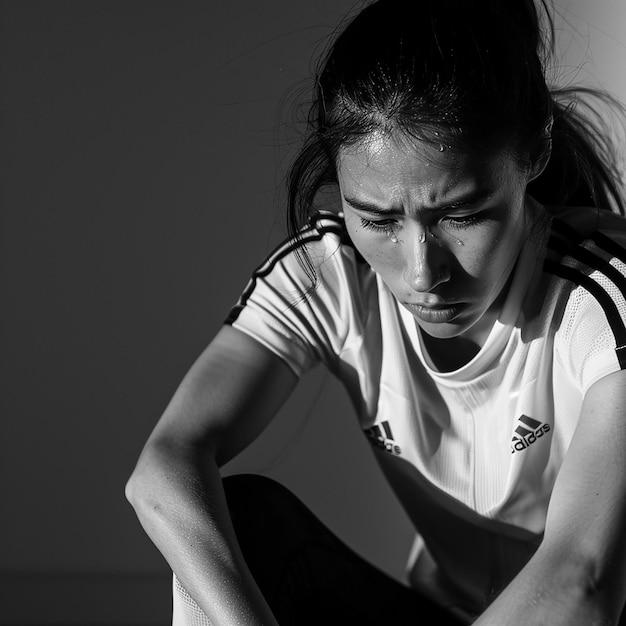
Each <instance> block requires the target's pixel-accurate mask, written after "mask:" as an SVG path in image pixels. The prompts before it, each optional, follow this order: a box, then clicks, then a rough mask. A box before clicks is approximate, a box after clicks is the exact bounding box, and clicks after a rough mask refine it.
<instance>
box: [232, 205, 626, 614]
mask: <svg viewBox="0 0 626 626" xmlns="http://www.w3.org/2000/svg"><path fill="white" fill-rule="evenodd" d="M625 244H626V221H625V220H623V219H622V218H620V217H619V216H616V215H613V214H610V213H604V212H601V213H598V212H596V211H593V210H589V209H570V210H567V211H561V212H559V215H558V218H555V219H554V220H553V221H552V223H551V225H550V226H547V227H546V229H545V231H544V232H541V233H536V234H535V236H533V238H532V239H531V240H529V241H527V242H526V244H525V246H524V248H523V250H522V252H521V254H520V257H519V259H518V262H517V265H516V267H515V269H514V274H513V280H512V283H511V287H510V289H509V292H508V294H507V297H506V300H505V304H504V306H503V310H502V313H501V315H500V317H499V319H498V321H497V322H496V323H495V325H494V327H493V329H492V331H491V333H490V335H489V337H488V339H487V341H486V343H485V345H484V346H483V347H482V349H481V350H480V351H479V353H478V354H477V355H476V356H475V357H474V358H473V359H472V360H471V361H470V362H469V363H467V364H466V365H465V366H463V367H462V368H460V369H458V370H455V371H451V372H446V373H441V372H439V371H437V369H436V368H435V367H434V366H433V364H432V362H431V360H430V358H429V357H428V354H427V353H426V349H425V347H424V344H423V342H422V338H421V331H420V330H419V328H418V326H417V325H416V322H415V319H414V318H413V316H412V315H411V313H410V312H408V311H407V310H406V309H404V307H402V306H401V305H400V304H399V303H398V302H397V300H396V299H395V298H394V296H393V295H392V293H391V292H390V291H389V289H388V288H387V286H386V285H385V284H384V283H383V282H382V280H381V279H380V278H379V277H378V276H377V275H376V274H375V273H374V271H373V270H372V269H371V268H370V267H369V266H368V265H367V264H366V263H365V262H364V261H363V260H362V259H361V258H360V256H359V255H358V253H357V252H356V250H355V249H354V248H353V247H352V245H351V244H350V242H349V241H348V240H347V236H346V234H345V231H344V229H343V224H342V220H341V219H340V218H339V217H337V216H336V215H333V214H330V213H320V214H319V215H318V216H316V217H315V218H313V219H312V220H311V223H310V226H309V227H308V228H306V229H304V230H303V231H302V233H301V237H300V239H299V240H298V241H293V240H291V241H288V242H286V243H285V244H284V245H282V246H280V247H279V248H278V249H277V250H276V251H275V252H274V253H273V254H272V255H271V256H270V257H269V258H268V259H267V261H266V262H265V263H264V264H263V265H261V266H260V267H259V268H258V269H257V271H256V272H255V273H254V275H253V277H252V279H251V281H250V283H249V284H248V286H247V288H246V290H245V291H244V293H243V295H242V297H241V298H240V301H239V302H238V304H237V305H236V306H235V307H234V308H233V310H232V312H231V315H230V317H229V318H228V320H227V323H230V324H232V325H233V327H235V328H237V329H238V330H241V331H243V332H245V333H247V334H249V335H250V336H252V337H254V338H255V339H256V340H257V341H259V342H261V343H262V344H263V345H265V346H267V347H268V348H269V349H270V350H272V351H273V352H274V353H276V354H277V355H278V356H279V357H281V358H282V359H283V360H284V361H285V362H286V363H287V365H288V366H289V367H290V368H291V369H292V370H293V371H294V372H295V373H296V374H297V375H298V376H301V375H302V374H303V373H304V372H306V371H307V370H308V369H309V368H311V367H313V366H314V365H315V364H317V363H319V362H321V363H323V364H324V365H325V366H326V367H328V369H329V370H331V371H332V372H333V373H334V374H335V375H336V376H337V377H338V378H339V379H340V380H341V381H342V382H343V384H344V385H345V387H346V389H347V391H348V393H349V395H350V398H351V400H352V402H353V404H354V407H355V410H356V414H357V416H358V419H359V421H360V424H361V427H362V429H363V431H364V433H365V434H366V436H367V437H368V438H369V440H370V442H371V443H372V446H373V449H374V451H375V454H376V457H377V459H378V461H379V463H380V466H381V468H382V470H383V472H384V473H385V475H386V476H387V478H388V480H389V482H390V484H391V486H392V487H393V489H394V490H395V492H396V494H397V495H398V497H399V499H400V500H401V502H402V503H403V505H404V507H405V509H406V511H407V513H408V514H409V516H410V518H411V519H412V520H413V522H414V524H415V527H416V530H417V531H418V533H419V535H420V539H419V541H418V542H417V543H416V545H415V547H414V550H413V554H412V556H411V561H410V564H409V566H410V573H409V580H410V581H411V584H412V585H413V586H414V587H416V588H418V589H421V590H423V591H425V592H426V593H428V594H429V595H431V596H432V597H435V598H438V599H439V600H440V601H441V602H443V603H444V604H454V605H456V606H459V607H462V608H463V609H464V610H467V611H469V612H478V611H480V610H481V609H482V608H483V607H484V606H485V604H487V603H488V602H489V601H490V600H491V599H492V597H493V596H494V595H495V594H497V593H498V592H499V591H500V590H501V589H502V588H503V587H504V586H505V585H506V584H507V583H508V582H509V581H510V579H511V578H512V577H513V576H514V575H515V574H516V573H517V572H518V571H519V569H520V568H521V567H523V565H524V564H525V563H526V561H527V560H528V558H529V557H530V556H531V555H532V553H533V552H534V550H535V549H536V547H537V545H538V544H539V542H540V541H541V537H542V533H543V530H544V526H545V519H546V512H547V507H548V502H549V499H550V495H551V493H552V488H553V486H554V481H555V478H556V476H557V474H558V472H559V469H560V467H561V464H562V462H563V458H564V456H565V453H566V452H567V449H568V447H569V444H570V441H571V438H572V435H573V433H574V430H575V428H576V425H577V421H578V417H579V414H580V409H581V406H582V401H583V397H584V395H585V392H586V391H587V390H588V389H589V387H590V386H591V385H592V384H593V383H594V382H595V381H597V380H598V379H600V378H602V377H603V376H606V375H607V374H609V373H611V372H614V371H617V370H619V369H622V368H624V367H626V327H625V321H626V299H625V294H626V277H625V276H626V249H625V248H624V245H625ZM302 245H306V246H307V249H308V252H309V256H310V258H311V261H312V263H313V265H314V268H315V272H316V274H317V275H318V279H319V282H318V284H317V286H316V287H315V289H311V288H310V287H311V281H310V278H309V276H308V275H307V272H306V271H305V270H304V269H303V267H302V265H301V264H300V263H299V260H298V250H299V248H300V246H302ZM303 294H306V295H303Z"/></svg>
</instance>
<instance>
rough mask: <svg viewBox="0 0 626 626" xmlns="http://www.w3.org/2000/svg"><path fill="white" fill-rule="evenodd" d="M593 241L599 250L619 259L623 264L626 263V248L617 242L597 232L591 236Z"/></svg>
mask: <svg viewBox="0 0 626 626" xmlns="http://www.w3.org/2000/svg"><path fill="white" fill-rule="evenodd" d="M591 239H592V240H593V242H594V243H595V244H596V245H597V246H598V247H599V248H602V249H603V250H604V251H605V252H608V253H609V254H610V255H611V256H614V257H615V258H617V259H619V260H620V261H621V262H622V263H626V248H624V247H623V246H620V244H618V243H617V242H616V241H613V240H612V239H611V238H610V237H607V236H606V235H605V234H603V233H597V232H596V233H593V235H591Z"/></svg>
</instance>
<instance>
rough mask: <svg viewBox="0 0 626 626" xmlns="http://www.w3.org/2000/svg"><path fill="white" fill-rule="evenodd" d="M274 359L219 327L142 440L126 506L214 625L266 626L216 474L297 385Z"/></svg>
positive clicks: (268, 618)
mask: <svg viewBox="0 0 626 626" xmlns="http://www.w3.org/2000/svg"><path fill="white" fill-rule="evenodd" d="M296 381H297V379H296V376H295V375H294V374H293V372H292V371H291V370H290V369H289V368H288V367H287V366H286V365H285V364H284V363H283V361H282V360H280V359H279V358H278V357H277V356H275V355H274V354H273V353H271V352H270V351H269V350H267V349H266V348H265V347H263V346H262V345H261V344H259V343H258V342H256V341H255V340H253V339H252V338H250V337H248V336H247V335H245V334H244V333H242V332H240V331H237V330H235V329H233V328H231V327H229V326H226V327H224V328H223V329H222V330H221V331H220V332H219V333H218V335H217V336H216V338H215V339H214V340H213V342H212V343H211V344H210V345H209V347H208V348H207V349H206V350H205V352H204V353H203V354H202V355H201V356H200V358H199V359H198V361H197V362H196V363H195V364H194V365H193V367H192V368H191V370H190V371H189V373H188V374H187V376H186V377H185V379H184V380H183V382H182V383H181V385H180V387H179V388H178V390H177V391H176V393H175V395H174V397H173V398H172V401H171V402H170V404H169V406H168V407H167V409H166V411H165V413H164V414H163V416H162V417H161V419H160V421H159V422H158V424H157V426H156V427H155V429H154V431H153V433H152V434H151V436H150V438H149V439H148V442H147V443H146V445H145V447H144V450H143V452H142V454H141V456H140V458H139V461H138V463H137V467H136V469H135V471H134V472H133V474H132V476H131V478H130V480H129V482H128V485H127V488H126V492H127V497H128V499H129V501H130V502H131V503H132V505H133V506H134V508H135V510H136V512H137V515H138V517H139V519H140V521H141V523H142V525H143V527H144V529H145V530H146V532H147V533H148V535H149V536H150V538H151V539H152V541H154V543H155V544H156V546H157V547H158V548H159V550H160V551H161V552H162V554H163V555H164V557H165V558H166V559H167V561H168V563H169V564H170V566H171V568H172V570H173V571H174V572H175V573H176V575H177V577H178V579H179V580H180V582H181V583H182V585H183V586H184V587H185V588H186V589H187V591H188V592H189V593H190V595H191V596H192V597H193V598H194V600H195V601H196V602H197V603H198V605H199V606H200V608H201V609H202V610H203V611H204V612H205V613H206V615H207V616H208V617H209V619H210V620H211V621H212V622H213V623H215V624H228V625H232V624H245V625H246V626H248V625H254V624H259V625H261V624H263V625H264V626H265V625H268V624H275V623H276V621H275V619H274V617H273V616H272V613H271V611H270V609H269V607H268V606H267V604H266V602H265V600H264V598H263V597H262V595H261V593H260V591H259V590H258V588H257V586H256V583H255V582H254V580H253V578H252V576H251V574H250V572H249V571H248V569H247V567H246V565H245V562H244V560H243V556H242V554H241V551H240V549H239V546H238V544H237V540H236V538H235V533H234V531H233V528H232V525H231V523H230V518H229V516H228V510H227V506H226V500H225V496H224V492H223V489H222V483H221V478H220V474H219V471H218V467H219V466H220V465H222V464H223V463H225V462H226V461H227V460H229V459H230V458H232V457H233V456H234V455H235V454H237V453H238V452H239V451H240V450H242V449H243V448H245V447H246V446H247V445H248V444H249V443H250V442H252V441H253V440H254V439H255V437H256V436H257V435H258V434H259V433H260V432H261V431H262V430H263V428H264V427H265V426H266V425H267V424H268V423H269V422H270V421H271V419H272V418H273V417H274V415H275V414H276V412H277V411H278V409H279V408H280V407H281V405H282V404H283V402H284V401H285V400H286V398H287V397H288V395H289V394H290V393H291V391H292V390H293V388H294V386H295V384H296Z"/></svg>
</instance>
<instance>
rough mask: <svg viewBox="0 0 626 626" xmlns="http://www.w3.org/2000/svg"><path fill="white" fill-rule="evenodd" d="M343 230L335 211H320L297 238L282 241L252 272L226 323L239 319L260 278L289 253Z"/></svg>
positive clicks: (338, 233)
mask: <svg viewBox="0 0 626 626" xmlns="http://www.w3.org/2000/svg"><path fill="white" fill-rule="evenodd" d="M342 232H343V222H342V221H341V220H340V218H338V217H337V216H336V215H335V214H333V213H327V212H323V213H319V214H317V215H315V216H314V217H313V218H311V221H310V222H309V226H307V227H306V228H304V229H303V230H302V231H301V232H300V233H299V235H298V237H297V238H293V239H288V240H286V241H284V242H282V243H281V244H280V245H279V246H278V247H277V248H275V249H274V251H273V252H272V253H271V254H270V255H269V256H268V257H267V259H266V260H265V261H264V262H263V263H262V264H261V265H260V266H259V267H258V268H257V269H256V270H255V271H254V272H253V273H252V277H251V278H250V281H249V282H248V284H247V286H246V288H245V289H244V291H243V293H242V294H241V297H240V298H239V301H238V302H237V304H236V305H235V306H234V307H233V308H232V309H231V311H230V314H229V315H228V317H227V318H226V320H225V323H226V324H232V323H233V322H235V321H236V320H237V318H238V317H239V315H240V313H241V311H242V310H243V308H244V307H245V306H246V304H247V302H248V300H249V299H250V297H251V296H252V294H253V293H254V290H255V289H256V286H257V283H258V281H259V279H261V278H264V277H265V276H267V275H268V274H270V273H271V272H272V270H273V269H274V268H275V267H276V265H277V264H278V263H279V262H280V261H281V260H282V259H284V258H285V257H286V256H287V255H289V254H291V253H292V252H294V251H297V249H298V248H301V247H304V246H306V245H307V244H308V243H311V242H314V241H320V240H321V239H322V238H323V237H324V235H326V234H327V233H333V234H335V235H338V236H341V235H342Z"/></svg>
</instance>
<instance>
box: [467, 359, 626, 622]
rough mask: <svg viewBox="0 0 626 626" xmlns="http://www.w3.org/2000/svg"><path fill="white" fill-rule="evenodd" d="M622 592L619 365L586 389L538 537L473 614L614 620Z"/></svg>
mask: <svg viewBox="0 0 626 626" xmlns="http://www.w3.org/2000/svg"><path fill="white" fill-rule="evenodd" d="M625 599H626V371H622V372H617V373H615V374H612V375H610V376H607V377H605V378H603V379H602V380H600V381H598V382H597V383H596V384H595V385H593V386H592V387H591V389H590V390H589V391H588V393H587V395H586V397H585V401H584V403H583V409H582V413H581V416H580V421H579V424H578V427H577V429H576V432H575V434H574V437H573V439H572V443H571V446H570V449H569V450H568V452H567V455H566V457H565V461H564V463H563V467H562V468H561V471H560V472H559V476H558V478H557V481H556V484H555V487H554V491H553V494H552V497H551V499H550V507H549V510H548V519H547V522H546V531H545V536H544V540H543V542H542V544H541V546H540V547H539V549H538V550H537V552H536V553H535V555H534V556H533V558H532V559H531V560H530V561H529V562H528V564H527V565H526V567H524V569H523V570H522V571H521V572H520V573H519V574H518V576H517V577H516V578H515V579H514V580H513V581H512V582H511V584H510V585H509V586H508V587H507V588H506V589H505V590H504V591H503V592H502V594H501V595H500V596H499V597H498V598H497V599H496V600H495V602H494V603H493V604H492V605H491V606H490V607H489V608H488V609H487V611H486V612H485V613H484V614H483V615H482V616H481V617H480V618H479V619H478V620H477V621H476V622H475V623H476V624H477V625H478V624H480V626H491V625H493V626H496V625H497V626H513V625H519V626H521V625H524V626H545V625H546V624H550V626H594V625H605V624H606V625H608V624H617V623H618V621H619V616H620V614H621V612H622V609H623V607H624V601H625Z"/></svg>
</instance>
